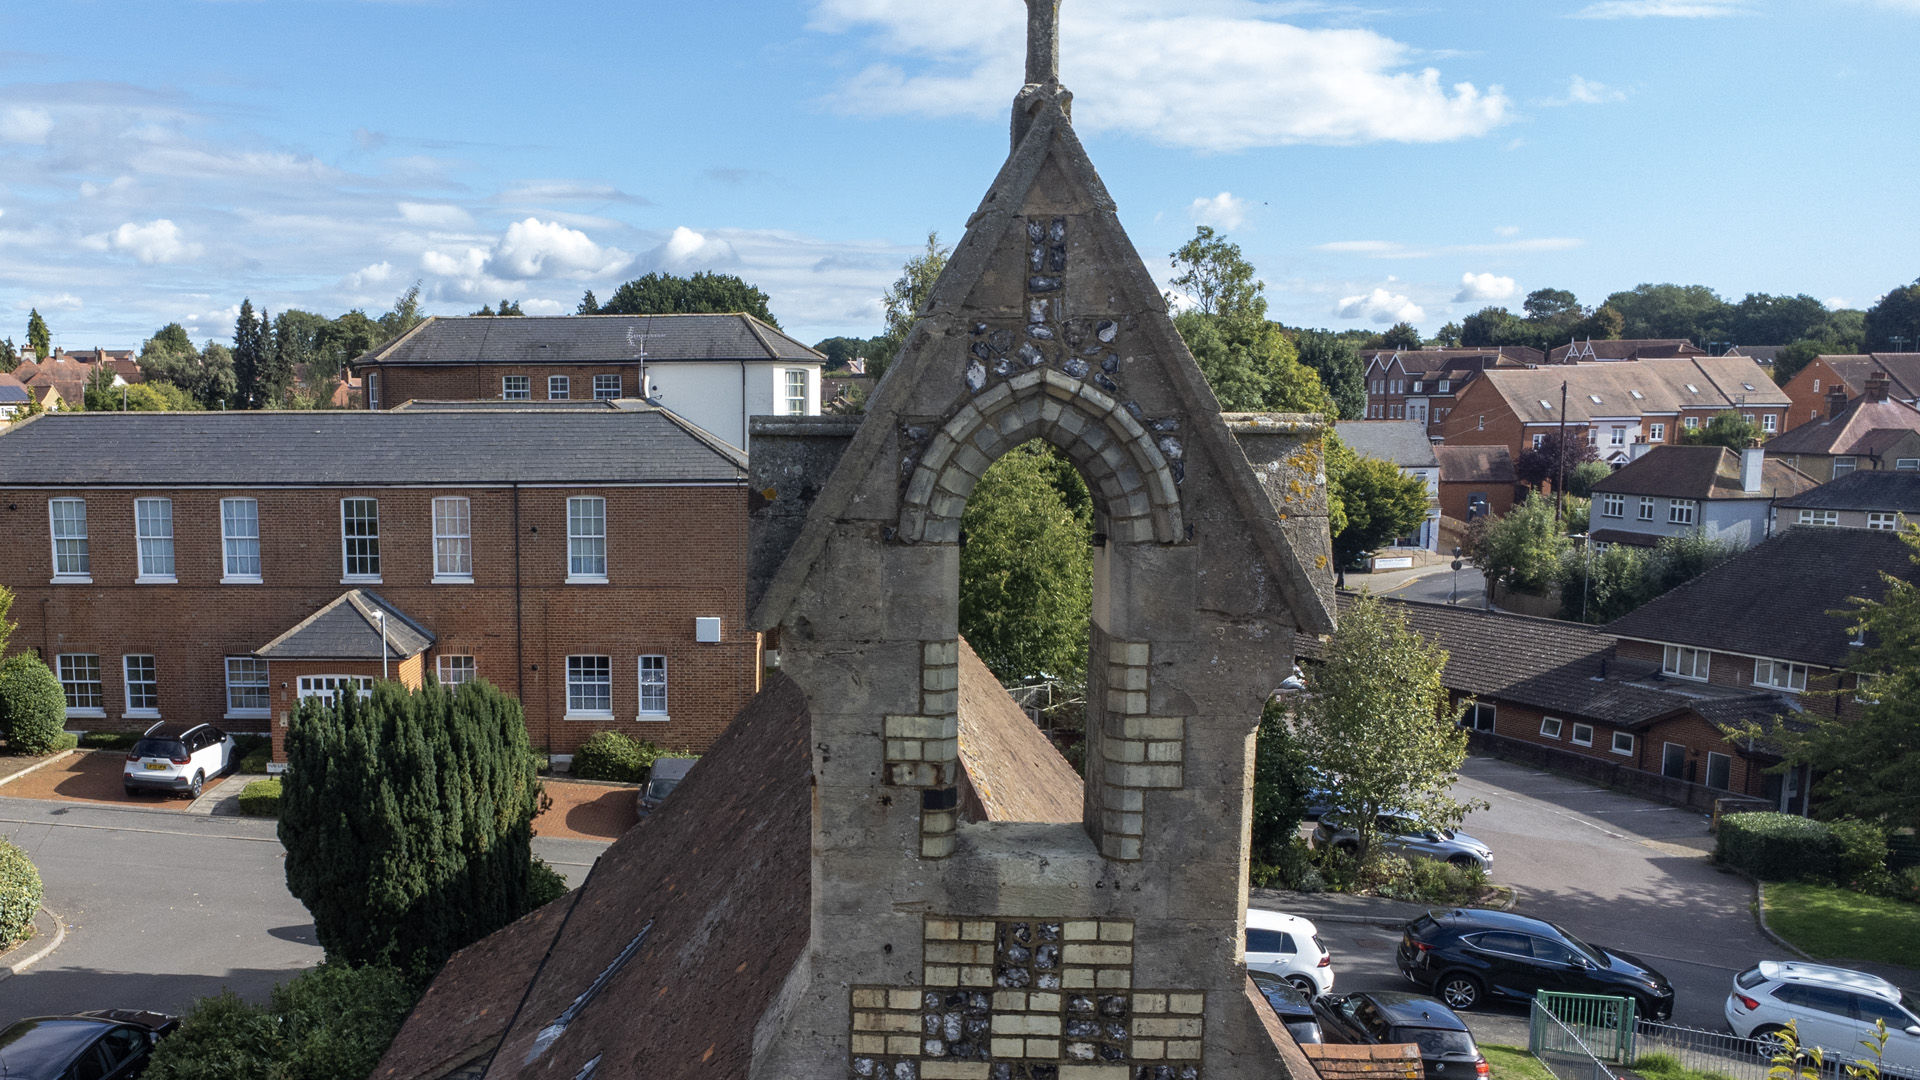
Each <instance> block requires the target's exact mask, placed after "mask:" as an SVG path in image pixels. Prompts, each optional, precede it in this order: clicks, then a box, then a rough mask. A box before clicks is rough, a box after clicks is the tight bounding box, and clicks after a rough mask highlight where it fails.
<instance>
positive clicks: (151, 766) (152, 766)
mask: <svg viewBox="0 0 1920 1080" xmlns="http://www.w3.org/2000/svg"><path fill="white" fill-rule="evenodd" d="M144 768H148V769H152V770H155V771H158V770H160V769H164V768H166V766H165V765H162V764H160V763H159V762H157V761H149V762H147V763H146V765H145V766H144Z"/></svg>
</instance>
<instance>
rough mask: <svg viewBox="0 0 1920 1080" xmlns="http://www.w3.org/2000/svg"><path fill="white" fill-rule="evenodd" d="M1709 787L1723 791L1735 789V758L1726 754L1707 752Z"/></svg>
mask: <svg viewBox="0 0 1920 1080" xmlns="http://www.w3.org/2000/svg"><path fill="white" fill-rule="evenodd" d="M1707 786H1708V787H1710V788H1719V789H1720V790H1721V791H1728V790H1731V789H1732V787H1733V758H1731V757H1729V756H1728V755H1726V754H1716V753H1713V752H1712V751H1708V752H1707Z"/></svg>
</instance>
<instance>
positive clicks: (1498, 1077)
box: [1480, 1043, 1553, 1080]
mask: <svg viewBox="0 0 1920 1080" xmlns="http://www.w3.org/2000/svg"><path fill="white" fill-rule="evenodd" d="M1480 1052H1481V1053H1483V1054H1485V1055H1487V1067H1488V1068H1489V1069H1491V1070H1492V1071H1493V1078H1492V1080H1553V1074H1552V1073H1550V1072H1548V1071H1547V1067H1546V1066H1545V1065H1542V1064H1540V1059H1539V1058H1536V1057H1534V1056H1533V1055H1532V1054H1529V1053H1527V1051H1526V1048H1525V1047H1520V1046H1488V1045H1486V1044H1485V1043H1482V1044H1481V1046H1480Z"/></svg>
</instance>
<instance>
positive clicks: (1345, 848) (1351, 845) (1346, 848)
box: [1333, 840, 1360, 859]
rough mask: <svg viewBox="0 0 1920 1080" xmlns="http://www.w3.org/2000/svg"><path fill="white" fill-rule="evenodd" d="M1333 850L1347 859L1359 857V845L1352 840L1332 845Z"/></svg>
mask: <svg viewBox="0 0 1920 1080" xmlns="http://www.w3.org/2000/svg"><path fill="white" fill-rule="evenodd" d="M1333 850H1335V851H1337V852H1339V853H1340V854H1342V855H1345V856H1346V857H1347V858H1349V859H1357V858H1359V857H1360V845H1359V844H1358V843H1356V842H1354V841H1352V840H1342V841H1340V842H1339V843H1337V844H1335V845H1333Z"/></svg>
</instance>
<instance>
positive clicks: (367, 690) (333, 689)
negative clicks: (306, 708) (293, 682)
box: [296, 675, 373, 702]
mask: <svg viewBox="0 0 1920 1080" xmlns="http://www.w3.org/2000/svg"><path fill="white" fill-rule="evenodd" d="M296 689H297V691H298V693H299V696H300V699H301V700H302V701H305V700H306V699H307V698H326V699H327V700H328V701H330V702H331V701H335V700H338V698H339V696H340V695H341V694H358V695H360V697H362V698H370V697H372V696H373V676H371V675H302V676H300V682H299V686H298V687H297V688H296Z"/></svg>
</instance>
